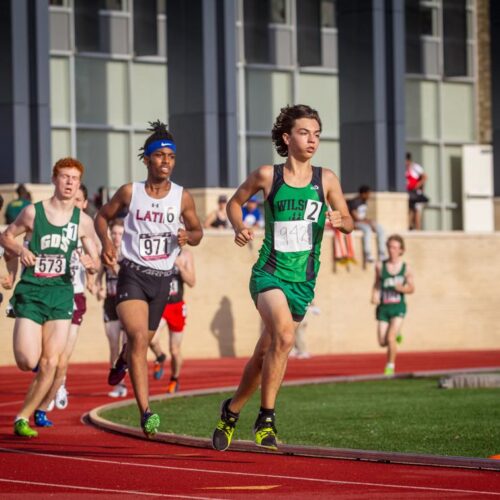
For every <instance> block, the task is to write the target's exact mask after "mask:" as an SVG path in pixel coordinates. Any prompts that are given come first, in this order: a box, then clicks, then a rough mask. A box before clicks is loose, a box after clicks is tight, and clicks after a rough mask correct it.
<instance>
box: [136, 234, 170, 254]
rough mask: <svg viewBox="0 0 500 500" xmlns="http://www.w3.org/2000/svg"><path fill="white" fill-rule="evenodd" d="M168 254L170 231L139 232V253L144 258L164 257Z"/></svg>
mask: <svg viewBox="0 0 500 500" xmlns="http://www.w3.org/2000/svg"><path fill="white" fill-rule="evenodd" d="M169 254H170V233H160V234H141V235H140V237H139V255H140V256H141V258H142V259H144V260H159V259H166V258H168V256H169Z"/></svg>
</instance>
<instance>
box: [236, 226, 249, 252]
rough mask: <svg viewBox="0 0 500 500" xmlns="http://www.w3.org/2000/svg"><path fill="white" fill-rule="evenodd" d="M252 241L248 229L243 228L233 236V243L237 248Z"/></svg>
mask: <svg viewBox="0 0 500 500" xmlns="http://www.w3.org/2000/svg"><path fill="white" fill-rule="evenodd" d="M252 240H253V231H252V230H251V229H250V228H248V227H244V228H243V229H240V230H239V231H236V234H235V236H234V242H235V243H236V244H237V245H238V246H239V247H244V246H245V245H246V244H247V243H248V242H249V241H252Z"/></svg>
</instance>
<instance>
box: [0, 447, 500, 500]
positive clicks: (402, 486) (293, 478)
mask: <svg viewBox="0 0 500 500" xmlns="http://www.w3.org/2000/svg"><path fill="white" fill-rule="evenodd" d="M0 451H6V452H10V453H18V454H20V455H34V456H40V457H50V458H59V459H61V460H78V461H82V462H93V463H102V464H112V465H125V466H128V467H143V468H149V469H162V470H173V471H182V472H194V473H200V472H204V473H207V474H219V475H226V476H246V477H250V476H251V477H258V478H264V479H270V478H272V479H277V480H291V481H304V482H310V483H326V484H338V485H344V486H374V487H377V488H392V489H399V490H418V491H442V492H446V493H472V494H481V495H491V496H497V497H500V492H495V491H482V490H462V489H456V488H433V487H432V486H412V485H408V484H391V483H372V482H362V481H340V480H336V479H320V478H312V477H300V476H283V475H279V474H257V473H252V472H234V471H225V470H210V469H195V468H194V467H174V466H170V465H153V464H139V463H133V462H120V461H115V460H99V459H96V458H84V457H69V456H59V455H54V454H51V453H37V452H33V451H21V450H11V449H9V448H0Z"/></svg>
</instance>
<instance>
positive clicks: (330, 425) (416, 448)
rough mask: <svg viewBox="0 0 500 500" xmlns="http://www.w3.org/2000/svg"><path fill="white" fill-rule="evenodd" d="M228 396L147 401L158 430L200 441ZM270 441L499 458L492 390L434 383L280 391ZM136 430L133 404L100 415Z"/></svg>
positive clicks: (499, 407) (244, 428)
mask: <svg viewBox="0 0 500 500" xmlns="http://www.w3.org/2000/svg"><path fill="white" fill-rule="evenodd" d="M229 396H230V394H227V395H226V394H215V395H211V396H196V397H186V398H175V399H169V400H165V401H161V402H153V403H152V405H151V406H152V409H153V411H155V412H157V413H159V414H160V417H161V427H160V431H163V432H172V433H175V434H180V435H188V436H198V437H205V438H208V437H210V436H211V435H212V431H213V429H214V427H215V425H216V423H217V421H218V418H219V407H220V403H221V401H222V400H223V399H224V398H226V397H229ZM258 409H259V398H258V395H255V396H254V397H253V398H252V399H251V400H250V401H249V403H248V404H247V406H246V407H245V409H244V410H243V412H242V414H241V417H240V420H239V422H238V425H237V428H236V433H235V439H247V440H252V439H253V434H252V427H253V422H254V420H255V417H256V415H257V412H258ZM276 415H277V420H276V424H277V428H278V433H279V434H278V438H279V440H280V442H282V443H287V444H300V445H312V446H328V447H332V448H352V449H363V450H377V451H393V452H404V453H429V454H434V455H447V456H464V457H482V458H485V457H488V456H490V455H493V454H498V453H500V425H499V422H500V392H499V390H498V389H484V388H482V389H452V390H445V389H438V387H437V379H435V378H429V379H393V380H383V381H370V382H351V383H337V384H315V385H304V386H297V387H283V388H282V389H281V391H280V394H279V398H278V404H277V408H276ZM101 416H102V417H103V418H106V419H108V420H111V421H113V422H117V423H121V424H125V425H131V426H138V421H139V418H138V412H137V406H136V405H135V404H133V405H130V406H127V407H124V408H119V409H116V410H111V411H105V412H102V414H101Z"/></svg>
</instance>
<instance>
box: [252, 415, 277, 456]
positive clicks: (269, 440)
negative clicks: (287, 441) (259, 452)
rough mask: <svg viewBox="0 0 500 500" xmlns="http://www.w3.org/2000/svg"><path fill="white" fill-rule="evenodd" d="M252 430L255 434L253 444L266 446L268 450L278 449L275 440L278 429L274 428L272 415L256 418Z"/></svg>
mask: <svg viewBox="0 0 500 500" xmlns="http://www.w3.org/2000/svg"><path fill="white" fill-rule="evenodd" d="M253 432H254V434H255V444H256V445H257V446H260V447H261V448H267V449H268V450H277V449H278V442H277V440H276V435H277V434H278V431H277V430H276V427H275V425H274V419H273V418H272V417H266V418H264V419H257V422H255V426H254V429H253Z"/></svg>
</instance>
